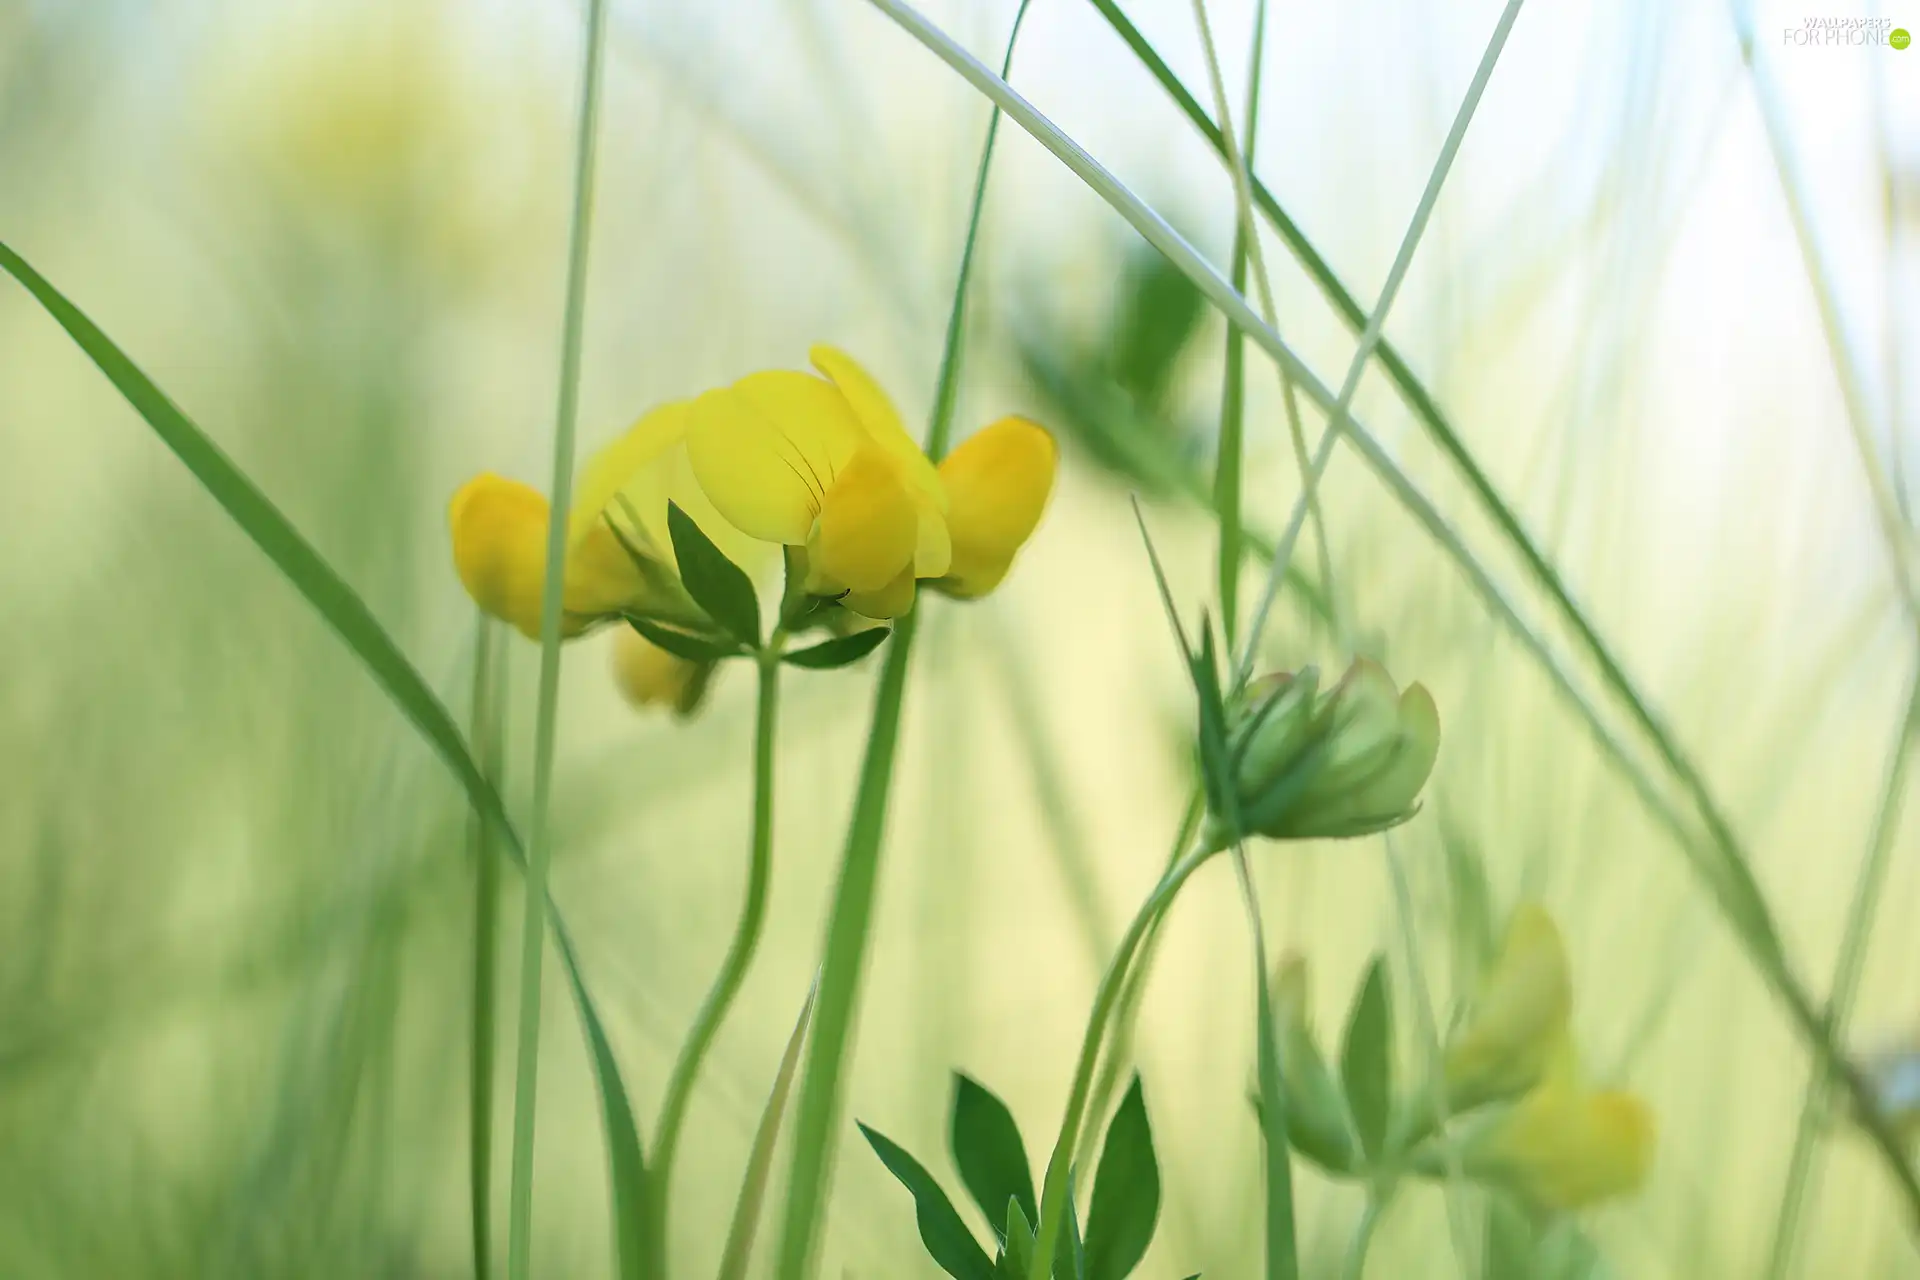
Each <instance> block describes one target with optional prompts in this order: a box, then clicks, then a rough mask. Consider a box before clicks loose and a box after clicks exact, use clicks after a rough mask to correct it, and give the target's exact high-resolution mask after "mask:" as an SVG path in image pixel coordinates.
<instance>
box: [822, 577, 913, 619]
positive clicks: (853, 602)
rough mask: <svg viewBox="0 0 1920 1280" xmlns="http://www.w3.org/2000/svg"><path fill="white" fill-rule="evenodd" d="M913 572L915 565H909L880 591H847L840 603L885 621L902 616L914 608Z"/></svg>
mask: <svg viewBox="0 0 1920 1280" xmlns="http://www.w3.org/2000/svg"><path fill="white" fill-rule="evenodd" d="M913 574H914V569H913V566H912V565H908V566H907V567H906V568H904V569H902V570H901V571H900V573H899V575H898V576H897V577H895V578H894V580H893V581H892V582H889V583H888V584H887V585H886V586H884V587H881V588H880V589H879V590H878V591H849V592H847V594H845V595H844V596H841V597H840V605H841V607H842V608H845V609H849V610H851V611H852V612H854V613H857V614H859V615H860V616H861V617H863V618H873V619H875V620H878V621H883V622H884V621H886V620H887V619H889V618H898V617H901V616H903V615H905V614H906V613H907V612H908V611H910V610H911V609H912V608H913V598H914V588H913Z"/></svg>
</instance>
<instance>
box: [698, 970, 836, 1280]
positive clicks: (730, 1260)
mask: <svg viewBox="0 0 1920 1280" xmlns="http://www.w3.org/2000/svg"><path fill="white" fill-rule="evenodd" d="M819 990H820V984H819V981H818V980H817V979H816V980H815V982H814V985H813V986H811V987H809V988H808V989H807V1001H806V1003H805V1004H803V1005H801V1006H800V1016H799V1018H797V1019H796V1020H795V1021H794V1024H793V1034H792V1035H791V1036H788V1037H787V1048H786V1052H785V1053H783V1054H781V1055H780V1069H779V1071H778V1072H776V1073H775V1074H774V1077H773V1091H772V1092H771V1093H769V1094H768V1095H767V1105H766V1109H765V1110H763V1111H762V1112H761V1113H760V1126H759V1128H757V1129H755V1130H754V1134H753V1148H752V1151H751V1152H750V1153H749V1154H748V1156H747V1172H746V1176H745V1177H744V1178H742V1179H741V1180H740V1195H739V1197H738V1198H737V1199H736V1200H735V1201H734V1205H733V1224H732V1225H731V1226H729V1227H728V1228H727V1244H726V1248H725V1249H724V1250H723V1251H722V1252H721V1254H720V1273H719V1280H746V1275H747V1263H748V1261H749V1260H750V1259H751V1257H752V1255H753V1237H754V1234H755V1232H756V1231H757V1229H758V1228H759V1225H760V1207H761V1205H763V1204H764V1203H765V1202H766V1198H767V1185H768V1183H769V1182H770V1181H771V1180H772V1176H773V1153H774V1147H775V1145H776V1144H777V1143H778V1142H779V1139H780V1122H781V1120H782V1119H783V1118H784V1117H785V1116H786V1113H787V1097H788V1095H789V1094H791V1093H792V1092H793V1077H794V1073H795V1071H796V1070H797V1069H798V1067H799V1066H800V1047H801V1045H802V1044H804V1043H805V1041H806V1038H807V1024H808V1023H809V1022H811V1021H812V1019H813V998H814V996H815V995H816V994H817V993H818V992H819Z"/></svg>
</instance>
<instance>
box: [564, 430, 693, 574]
mask: <svg viewBox="0 0 1920 1280" xmlns="http://www.w3.org/2000/svg"><path fill="white" fill-rule="evenodd" d="M690 410H691V406H690V405H689V403H688V402H687V401H684V400H676V401H672V402H670V403H668V404H663V405H661V406H660V407H659V408H657V409H652V410H649V411H648V412H647V413H645V414H644V415H642V416H641V418H640V420H639V421H638V422H636V423H634V424H633V426H631V427H629V428H628V429H627V431H626V433H625V434H624V435H622V436H620V437H619V438H618V439H616V440H614V441H613V442H612V443H611V444H609V445H607V446H606V447H605V448H604V449H601V450H600V451H599V452H598V453H596V454H594V455H593V457H591V458H589V459H588V460H587V465H586V467H585V468H584V469H583V470H582V471H581V472H580V479H579V481H578V482H577V483H576V484H575V485H574V491H573V512H572V514H571V516H570V517H569V518H568V521H567V524H568V537H569V540H570V542H571V544H572V545H574V546H578V545H579V544H580V542H581V541H583V540H584V539H585V538H586V536H587V532H588V531H589V530H591V529H593V528H594V527H595V526H597V525H599V524H600V523H601V518H602V516H603V515H606V514H608V511H609V508H610V507H614V508H618V509H619V510H616V511H615V513H614V514H619V513H620V510H624V509H625V508H631V509H633V510H634V511H637V512H641V513H650V512H652V511H654V510H656V509H657V510H658V511H659V512H660V518H661V520H662V521H663V522H664V520H665V513H666V503H667V497H668V487H667V486H668V480H669V477H670V475H671V465H670V464H671V462H672V455H673V454H674V452H675V449H674V446H675V445H677V444H679V443H680V441H681V440H682V439H683V438H684V437H685V436H686V434H687V424H688V422H689V421H690V420H691V418H692V414H691V412H690ZM664 527H665V526H664V523H663V524H662V525H661V526H660V528H661V529H662V530H664ZM645 532H646V533H647V534H648V538H649V541H651V540H652V538H653V537H654V535H655V532H656V531H655V530H654V529H646V530H645Z"/></svg>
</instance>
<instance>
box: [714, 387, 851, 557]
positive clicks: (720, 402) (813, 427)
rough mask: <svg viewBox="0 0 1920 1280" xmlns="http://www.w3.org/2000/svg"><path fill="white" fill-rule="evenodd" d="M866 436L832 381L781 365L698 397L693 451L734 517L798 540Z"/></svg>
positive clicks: (776, 536) (717, 502)
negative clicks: (827, 381) (781, 367)
mask: <svg viewBox="0 0 1920 1280" xmlns="http://www.w3.org/2000/svg"><path fill="white" fill-rule="evenodd" d="M864 438H865V432H864V431H863V430H862V429H861V427H860V425H859V423H858V421H857V420H856V419H855V417H854V415H853V411H852V410H851V409H850V408H849V407H848V405H847V401H846V399H845V397H843V396H841V395H840V394H839V393H838V392H837V391H836V390H834V388H833V387H832V385H831V384H829V383H826V382H823V381H821V380H820V379H819V378H815V377H811V376H809V375H807V374H804V373H791V372H786V371H781V370H776V371H773V372H769V373H756V374H750V375H748V376H747V377H745V378H742V379H740V381H738V382H736V383H734V384H733V385H732V386H730V387H726V388H724V389H722V390H719V391H709V392H707V393H706V394H705V395H703V396H701V397H699V398H698V399H697V400H695V401H694V402H693V407H692V420H691V422H690V424H689V426H688V431H687V458H688V460H689V461H691V462H692V464H693V473H694V475H695V477H697V478H698V480H699V482H700V487H701V488H702V489H703V490H705V491H706V495H707V497H708V498H709V499H711V500H712V502H713V505H714V508H715V509H716V510H717V511H718V512H719V513H720V515H721V516H722V517H724V518H725V519H726V520H727V521H728V522H729V523H730V524H732V525H734V526H735V527H736V528H738V529H739V530H740V531H741V532H743V533H745V534H747V535H748V536H750V537H754V538H760V539H762V540H764V541H767V542H782V543H786V544H788V545H790V546H798V545H801V544H803V543H805V542H806V540H807V535H808V533H809V532H810V531H811V530H812V528H813V521H814V518H815V517H816V516H818V515H819V514H820V508H821V504H822V503H823V502H825V500H826V495H827V490H828V488H829V487H831V486H832V484H833V483H834V480H835V478H836V477H837V476H838V474H839V472H840V469H841V468H842V467H844V466H845V465H846V464H847V463H848V461H849V460H850V459H851V458H852V457H853V455H854V453H855V451H856V450H857V449H858V448H859V446H860V444H861V442H862V440H863V439H864Z"/></svg>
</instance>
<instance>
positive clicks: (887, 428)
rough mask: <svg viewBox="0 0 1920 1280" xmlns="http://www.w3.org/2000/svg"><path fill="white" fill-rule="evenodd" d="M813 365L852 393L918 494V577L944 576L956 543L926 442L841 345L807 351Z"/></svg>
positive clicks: (867, 426)
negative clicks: (921, 441) (923, 447)
mask: <svg viewBox="0 0 1920 1280" xmlns="http://www.w3.org/2000/svg"><path fill="white" fill-rule="evenodd" d="M807 355H808V358H809V359H811V360H812V361H813V367H814V368H816V369H818V370H819V371H820V372H821V373H823V374H825V375H826V376H827V377H828V378H829V379H830V380H831V381H832V382H833V385H834V387H835V388H836V389H837V390H838V391H839V392H840V394H841V395H842V396H844V397H845V398H846V401H847V404H848V406H849V407H850V408H851V409H852V410H853V415H854V417H855V418H856V419H858V420H859V422H860V426H861V428H862V429H863V430H864V431H865V432H866V433H867V435H868V437H869V438H870V439H872V440H873V442H874V443H875V444H877V445H879V446H880V448H881V449H882V450H884V451H885V453H886V456H887V459H888V460H889V461H890V462H892V463H893V465H894V466H895V467H897V468H898V469H899V473H900V482H901V484H902V485H904V486H905V487H906V490H907V492H908V493H910V494H912V495H913V499H914V506H915V507H916V508H917V509H918V511H919V538H918V541H917V543H916V545H915V547H914V553H913V571H914V575H915V576H916V577H921V578H938V577H942V576H944V575H945V574H946V573H947V571H948V569H949V566H950V565H951V562H952V556H953V547H952V542H951V541H950V539H949V537H948V533H947V525H946V518H945V517H946V513H947V491H946V489H945V488H944V487H943V486H942V485H941V483H940V476H939V473H938V472H936V471H935V470H934V467H933V463H931V462H929V461H928V460H927V455H926V454H925V453H924V452H923V451H922V450H921V448H920V446H919V445H918V444H916V443H914V439H913V437H912V436H910V435H908V434H907V429H906V427H905V426H904V425H903V424H902V423H901V420H900V412H899V410H897V409H895V408H894V407H893V401H892V400H890V399H888V397H887V393H886V392H885V391H884V390H882V389H881V386H880V384H879V383H878V382H877V381H875V380H874V377H873V375H872V374H870V373H868V372H867V371H866V369H865V368H863V367H862V366H861V364H860V362H859V361H857V360H855V359H854V358H853V357H852V356H850V355H848V354H847V353H846V352H844V351H842V350H840V349H839V348H838V347H830V346H828V345H826V344H825V343H821V344H819V345H816V346H815V347H814V348H813V349H812V350H811V351H809V352H808V353H807Z"/></svg>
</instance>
